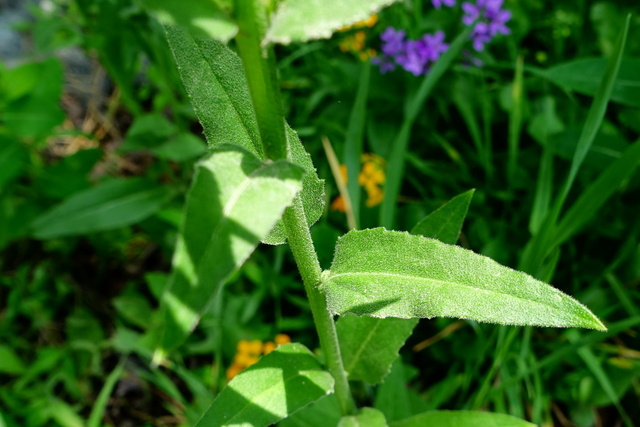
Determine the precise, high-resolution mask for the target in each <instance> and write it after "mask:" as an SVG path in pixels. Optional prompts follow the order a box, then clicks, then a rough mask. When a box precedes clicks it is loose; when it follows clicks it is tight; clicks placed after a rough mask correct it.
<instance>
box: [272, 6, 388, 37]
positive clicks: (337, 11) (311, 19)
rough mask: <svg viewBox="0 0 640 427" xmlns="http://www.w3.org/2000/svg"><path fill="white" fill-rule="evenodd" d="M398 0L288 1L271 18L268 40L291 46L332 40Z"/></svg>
mask: <svg viewBox="0 0 640 427" xmlns="http://www.w3.org/2000/svg"><path fill="white" fill-rule="evenodd" d="M394 1H395V0H350V1H336V2H331V7H327V4H326V3H327V2H326V1H323V0H286V1H283V2H280V6H279V8H278V10H276V12H275V14H274V15H273V16H272V18H271V27H270V28H269V30H268V31H267V37H266V39H267V41H268V42H275V43H284V44H289V43H291V42H294V41H307V40H312V39H321V38H329V37H331V34H333V32H334V31H336V30H338V29H340V28H342V27H345V26H347V25H351V24H354V23H356V22H358V21H362V20H364V19H367V18H368V17H369V16H370V15H371V14H373V13H375V12H377V11H378V10H380V9H382V8H383V7H385V6H388V5H390V4H391V3H393V2H394Z"/></svg>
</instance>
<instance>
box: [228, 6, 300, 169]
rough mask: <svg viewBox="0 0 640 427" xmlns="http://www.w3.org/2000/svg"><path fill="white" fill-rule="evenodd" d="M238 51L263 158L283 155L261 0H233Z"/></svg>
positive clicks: (272, 59) (285, 146)
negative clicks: (256, 122) (265, 42)
mask: <svg viewBox="0 0 640 427" xmlns="http://www.w3.org/2000/svg"><path fill="white" fill-rule="evenodd" d="M236 15H237V21H238V28H239V31H238V35H237V36H236V43H237V44H238V53H239V54H240V57H241V58H242V62H243V64H244V69H245V74H246V75H247V80H248V83H249V90H250V92H251V100H252V102H253V109H254V111H255V113H256V118H257V120H258V129H259V131H260V138H261V139H262V147H263V149H264V154H265V156H266V157H267V158H270V159H272V160H278V159H286V158H287V157H288V154H289V148H288V143H287V138H286V134H285V131H284V112H283V109H282V100H281V99H280V89H279V86H278V74H277V71H276V63H275V56H274V55H273V47H271V46H263V45H262V39H263V36H264V34H265V33H266V30H267V22H268V20H267V15H266V11H265V8H264V4H263V2H262V0H242V1H237V2H236Z"/></svg>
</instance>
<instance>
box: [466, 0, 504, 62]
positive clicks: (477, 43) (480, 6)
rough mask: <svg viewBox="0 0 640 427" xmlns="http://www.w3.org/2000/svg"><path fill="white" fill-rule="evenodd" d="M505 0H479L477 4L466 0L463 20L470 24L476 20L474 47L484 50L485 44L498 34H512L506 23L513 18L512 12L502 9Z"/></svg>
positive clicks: (477, 49)
mask: <svg viewBox="0 0 640 427" xmlns="http://www.w3.org/2000/svg"><path fill="white" fill-rule="evenodd" d="M503 3H504V0H477V2H476V4H473V3H469V2H464V3H462V10H463V11H464V16H463V17H462V22H463V23H464V24H465V25H467V26H469V25H473V23H474V22H476V20H477V22H476V24H475V27H474V28H473V33H471V38H472V40H473V49H475V50H476V51H477V52H480V51H482V50H484V45H485V44H486V43H488V42H490V41H491V39H493V38H494V37H495V36H496V35H498V34H505V35H507V34H510V33H511V31H510V30H509V28H508V27H507V26H506V25H505V24H506V23H507V21H509V20H510V19H511V12H509V11H508V10H504V9H502V4H503Z"/></svg>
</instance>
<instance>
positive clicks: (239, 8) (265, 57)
mask: <svg viewBox="0 0 640 427" xmlns="http://www.w3.org/2000/svg"><path fill="white" fill-rule="evenodd" d="M236 18H237V22H238V27H239V33H238V35H237V37H236V42H237V44H238V52H239V54H240V57H241V58H242V62H243V64H244V69H245V74H246V76H247V80H248V83H249V91H250V93H251V100H252V103H253V107H254V110H255V113H256V118H257V121H258V128H259V130H260V137H261V140H262V147H263V149H264V154H265V155H266V156H267V157H268V158H271V159H273V160H277V159H285V158H289V157H290V156H289V149H288V144H287V138H286V134H285V130H284V115H283V110H282V102H281V100H280V87H279V85H278V77H277V73H276V64H275V59H274V55H273V49H272V48H271V47H268V46H267V47H265V46H263V45H262V40H263V39H264V34H265V33H266V28H267V22H268V19H267V15H266V11H265V8H264V3H263V1H262V0H242V1H236ZM282 219H283V222H284V225H285V228H286V230H287V239H288V241H289V246H290V247H291V251H292V252H293V256H294V258H295V260H296V264H297V265H298V269H299V270H300V275H301V276H302V282H303V283H304V287H305V290H306V292H307V297H308V298H309V306H310V307H311V313H312V315H313V321H314V323H315V326H316V330H317V332H318V337H319V339H320V346H321V347H322V351H323V352H324V355H325V359H326V364H327V367H328V368H329V372H330V373H331V375H332V376H333V378H334V380H335V394H336V397H337V399H338V403H339V405H340V409H341V411H342V413H343V414H345V415H349V414H352V413H354V412H355V403H354V401H353V396H352V395H351V390H350V388H349V380H348V378H347V373H346V372H345V370H344V366H343V363H342V356H341V355H340V345H339V343H338V334H337V332H336V327H335V323H334V321H333V316H332V315H331V314H330V313H329V310H328V307H327V301H326V299H325V297H324V295H322V294H321V293H320V291H319V289H318V285H319V284H320V281H321V273H322V269H321V268H320V262H319V261H318V256H317V254H316V251H315V249H314V247H313V241H312V240H311V233H310V231H309V225H308V224H307V219H306V216H305V213H304V208H303V206H302V199H300V196H299V195H298V196H297V197H296V198H295V200H294V203H293V205H292V206H291V207H289V208H287V210H286V211H285V213H284V216H283V218H282Z"/></svg>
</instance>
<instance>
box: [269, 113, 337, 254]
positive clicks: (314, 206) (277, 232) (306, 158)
mask: <svg viewBox="0 0 640 427" xmlns="http://www.w3.org/2000/svg"><path fill="white" fill-rule="evenodd" d="M285 131H286V133H287V139H288V140H289V147H290V148H291V157H292V158H293V162H294V163H295V164H297V165H300V166H302V167H303V168H304V170H305V174H304V176H303V177H302V193H301V197H302V206H303V207H304V214H305V216H306V217H307V224H308V225H309V227H311V226H312V225H313V224H314V223H315V222H316V221H317V220H318V219H320V217H321V216H322V213H323V212H324V202H325V200H324V179H320V178H318V174H317V173H316V169H315V167H314V166H313V162H312V161H311V155H310V154H309V153H308V152H307V150H305V149H304V146H303V145H302V142H301V141H300V138H299V137H298V133H297V132H296V131H295V130H293V129H292V128H291V127H290V126H289V125H286V129H285ZM286 240H287V234H286V230H285V228H284V224H283V223H282V221H278V222H277V223H276V225H275V226H274V227H273V229H272V230H271V232H270V233H269V235H268V236H267V237H266V238H264V239H263V240H262V242H263V243H267V244H269V245H280V244H282V243H284V242H285V241H286Z"/></svg>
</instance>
